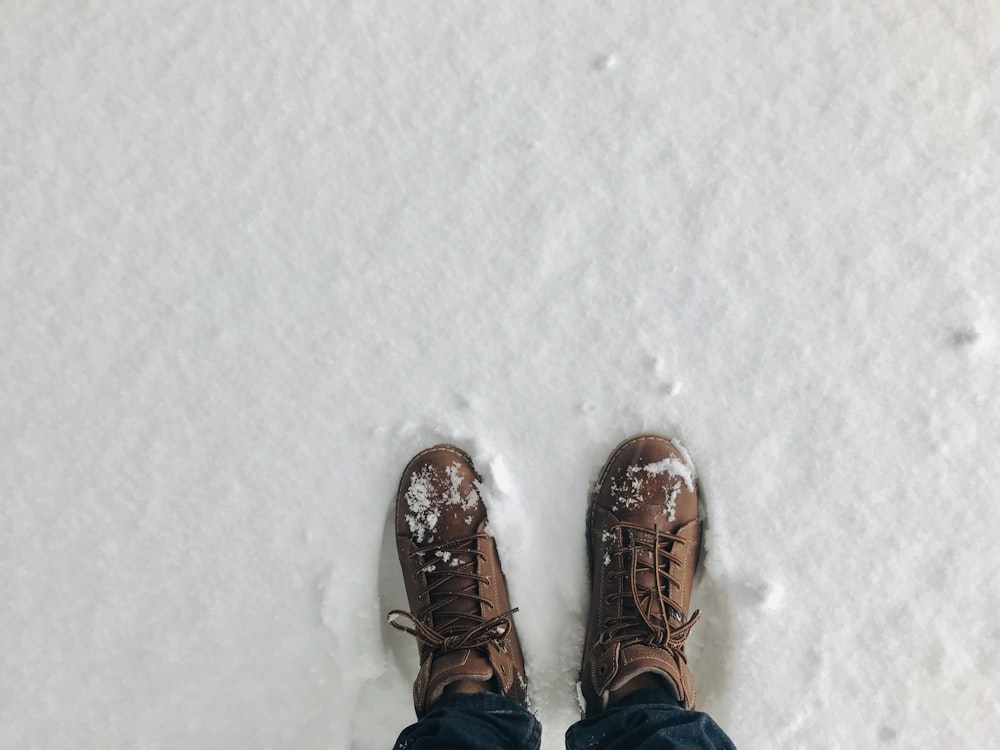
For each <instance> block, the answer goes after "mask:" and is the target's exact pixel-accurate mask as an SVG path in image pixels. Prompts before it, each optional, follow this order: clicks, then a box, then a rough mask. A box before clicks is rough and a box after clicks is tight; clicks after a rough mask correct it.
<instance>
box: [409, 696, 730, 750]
mask: <svg viewBox="0 0 1000 750" xmlns="http://www.w3.org/2000/svg"><path fill="white" fill-rule="evenodd" d="M541 739H542V728H541V726H540V725H539V723H538V721H537V720H536V719H535V717H534V716H532V715H531V714H530V713H528V712H527V711H525V710H524V709H523V708H521V707H520V706H519V705H518V704H516V703H515V702H514V701H512V700H510V699H508V698H505V697H503V696H502V695H497V694H495V693H471V694H460V693H451V694H448V695H444V696H442V697H441V698H440V699H439V700H438V701H437V702H436V703H435V704H434V706H433V707H432V708H431V710H430V711H429V712H427V714H426V715H425V716H424V718H422V719H421V720H420V721H418V722H417V723H416V724H411V725H410V726H408V727H407V728H406V729H404V730H403V733H402V734H401V735H399V739H398V740H396V750H538V747H539V744H540V743H541ZM566 747H567V748H568V749H569V750H689V749H692V750H693V749H694V748H697V749H698V750H702V749H704V750H736V746H735V745H734V744H733V743H732V741H731V740H730V739H729V738H728V737H727V736H726V735H725V733H723V731H722V730H721V729H720V728H719V725H718V724H716V723H715V722H714V721H712V720H711V719H710V718H709V717H708V714H704V713H701V712H700V711H688V710H686V709H684V708H682V707H681V705H680V704H679V703H678V702H677V700H676V699H675V698H674V697H673V696H672V695H671V694H670V693H668V692H666V691H665V690H660V689H658V688H647V689H643V690H638V691H636V692H635V693H632V695H630V696H629V697H628V698H626V699H625V700H623V701H621V702H620V703H617V704H616V705H614V706H613V707H611V708H609V709H608V710H606V711H603V712H602V713H601V714H599V715H598V716H596V717H594V718H592V719H585V720H583V721H578V722H577V723H576V724H574V725H573V726H571V727H570V728H569V730H568V731H567V732H566Z"/></svg>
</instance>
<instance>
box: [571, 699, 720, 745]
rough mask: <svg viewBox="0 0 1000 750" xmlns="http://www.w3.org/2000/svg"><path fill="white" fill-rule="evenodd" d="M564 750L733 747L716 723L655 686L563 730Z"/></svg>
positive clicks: (706, 715)
mask: <svg viewBox="0 0 1000 750" xmlns="http://www.w3.org/2000/svg"><path fill="white" fill-rule="evenodd" d="M566 747H567V748H568V750H695V749H696V748H697V750H736V746H735V745H734V744H733V742H732V740H730V739H729V738H728V737H727V736H726V735H725V733H724V732H723V731H722V729H720V728H719V725H718V724H716V723H715V722H714V721H712V719H711V718H709V716H708V714H705V713H702V712H701V711H688V710H687V709H685V708H683V707H682V706H681V704H680V703H679V702H678V701H677V699H675V698H674V696H673V695H672V694H671V693H668V692H667V691H666V690H661V689H659V688H644V689H642V690H637V691H636V692H634V693H632V694H631V695H630V696H628V697H627V698H626V699H625V700H623V701H621V702H619V703H616V704H615V705H614V706H613V707H611V708H609V709H607V710H606V711H602V712H601V713H600V714H598V715H597V716H595V717H594V718H592V719H584V720H583V721H579V722H577V723H576V724H574V725H573V726H571V727H570V728H569V729H568V730H567V732H566Z"/></svg>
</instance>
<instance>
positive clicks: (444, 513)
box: [389, 445, 541, 750]
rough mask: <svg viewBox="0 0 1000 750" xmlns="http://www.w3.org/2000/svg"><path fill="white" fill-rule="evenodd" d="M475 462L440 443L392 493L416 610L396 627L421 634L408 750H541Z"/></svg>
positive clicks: (405, 737)
mask: <svg viewBox="0 0 1000 750" xmlns="http://www.w3.org/2000/svg"><path fill="white" fill-rule="evenodd" d="M486 527H487V517H486V507H485V505H484V504H483V501H482V497H481V496H480V493H479V476H478V475H477V474H476V471H475V469H474V468H473V466H472V460H471V459H470V458H469V457H468V456H467V455H466V454H465V453H463V452H462V451H460V450H459V449H458V448H455V447H454V446H450V445H438V446H435V447H433V448H429V449H428V450H425V451H422V452H421V453H418V454H417V455H416V456H415V457H414V458H413V459H412V460H411V461H410V463H409V464H407V466H406V468H405V469H404V470H403V476H402V479H401V480H400V483H399V490H398V491H397V493H396V548H397V550H398V552H399V561H400V565H401V566H402V569H403V579H404V582H405V584H406V596H407V600H408V602H409V606H410V611H408V612H405V611H402V610H393V611H392V612H390V613H389V621H390V623H391V624H392V625H393V626H394V627H396V628H398V629H400V630H403V631H405V632H407V633H410V634H411V635H413V636H415V637H416V639H417V645H418V648H419V651H420V670H419V672H418V673H417V678H416V681H415V682H414V684H413V704H414V709H415V710H416V714H417V719H418V721H417V723H415V724H413V725H411V726H409V727H407V728H406V729H405V730H403V732H402V734H401V735H400V736H399V740H398V741H397V743H396V747H397V748H399V749H400V750H402V749H403V748H405V749H406V750H421V749H424V748H426V749H427V750H429V749H430V748H445V747H446V748H449V750H464V749H466V748H468V750H472V749H473V748H475V750H488V749H489V748H506V749H510V750H521V749H522V748H523V749H524V750H537V748H538V746H539V743H540V740H541V729H540V727H539V725H538V722H537V721H536V720H535V717H534V716H532V715H531V714H530V713H529V712H528V710H527V688H528V683H527V679H526V677H525V673H524V660H523V657H522V656H521V647H520V644H519V642H518V639H517V632H516V630H515V629H514V620H513V615H514V612H515V611H516V610H514V609H512V608H511V606H510V600H509V597H508V594H507V585H506V582H505V580H504V576H503V571H502V569H501V567H500V559H499V556H498V555H497V550H496V544H495V543H494V541H493V537H492V536H490V534H489V533H488V532H487V531H486Z"/></svg>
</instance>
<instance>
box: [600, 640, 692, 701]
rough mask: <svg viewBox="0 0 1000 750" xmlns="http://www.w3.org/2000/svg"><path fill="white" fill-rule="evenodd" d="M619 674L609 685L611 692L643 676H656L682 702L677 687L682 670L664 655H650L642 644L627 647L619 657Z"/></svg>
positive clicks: (647, 648)
mask: <svg viewBox="0 0 1000 750" xmlns="http://www.w3.org/2000/svg"><path fill="white" fill-rule="evenodd" d="M619 664H620V665H621V666H620V667H619V669H618V673H617V674H616V675H615V678H614V679H613V680H612V681H611V684H610V685H608V689H609V690H618V689H619V688H621V687H622V686H623V685H625V684H626V683H628V682H629V681H631V680H633V679H635V678H636V677H638V676H639V675H642V674H655V675H658V676H660V677H662V678H664V679H663V681H664V682H665V683H666V685H667V687H668V688H669V689H670V691H671V692H672V693H673V694H674V697H675V698H677V699H678V700H680V691H679V690H678V689H677V685H678V683H679V681H680V679H681V675H680V670H679V669H678V668H677V665H676V664H674V663H673V661H672V660H671V659H665V658H664V657H663V655H662V654H656V655H649V647H647V646H643V645H640V644H636V645H632V646H625V647H624V648H622V650H621V655H620V657H619Z"/></svg>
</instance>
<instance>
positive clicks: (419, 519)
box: [403, 462, 480, 544]
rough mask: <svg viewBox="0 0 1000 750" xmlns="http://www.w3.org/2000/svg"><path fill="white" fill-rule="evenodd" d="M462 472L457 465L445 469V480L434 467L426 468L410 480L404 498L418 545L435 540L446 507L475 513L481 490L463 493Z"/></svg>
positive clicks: (415, 473) (473, 488)
mask: <svg viewBox="0 0 1000 750" xmlns="http://www.w3.org/2000/svg"><path fill="white" fill-rule="evenodd" d="M461 471H462V466H461V465H460V464H459V463H457V462H456V463H454V464H451V465H450V466H446V467H445V469H444V477H442V476H441V475H440V473H438V471H437V470H436V469H435V468H434V467H433V466H424V467H423V468H421V469H420V470H419V471H416V472H414V473H413V476H412V477H410V486H409V487H408V488H407V489H406V493H405V495H404V496H403V497H404V500H405V501H406V507H407V508H408V509H409V511H410V512H409V513H407V514H406V522H407V524H409V527H410V533H411V534H413V536H414V538H415V539H416V540H417V543H418V544H423V543H425V542H433V541H434V534H433V532H434V530H435V529H436V528H437V523H438V520H439V519H440V518H441V510H442V508H443V507H445V506H458V507H460V508H461V509H462V510H471V509H472V508H475V507H476V506H477V505H478V504H479V500H480V498H479V491H478V490H477V489H476V487H475V486H473V487H472V488H471V489H470V490H469V491H468V492H467V493H465V494H463V493H462V491H461V486H462V473H461ZM472 518H473V517H472V516H468V517H467V518H466V519H465V523H466V525H471V523H472Z"/></svg>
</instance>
